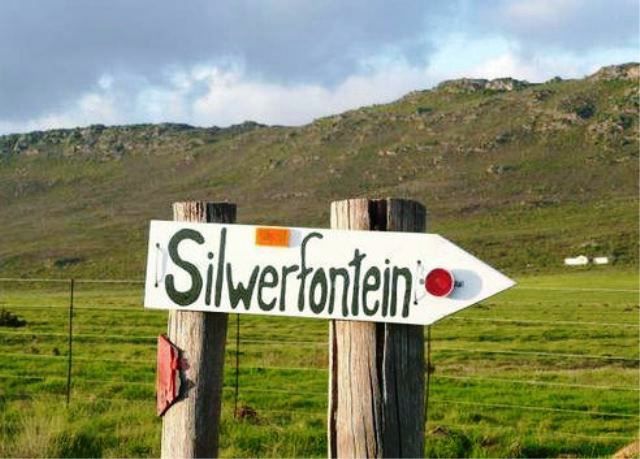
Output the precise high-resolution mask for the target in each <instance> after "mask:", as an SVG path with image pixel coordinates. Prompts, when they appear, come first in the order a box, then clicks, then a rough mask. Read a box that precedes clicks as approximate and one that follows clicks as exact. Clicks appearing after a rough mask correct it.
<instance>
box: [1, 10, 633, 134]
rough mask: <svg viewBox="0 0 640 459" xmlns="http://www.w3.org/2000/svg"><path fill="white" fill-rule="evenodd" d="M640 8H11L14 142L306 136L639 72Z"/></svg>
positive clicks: (6, 104)
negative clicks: (69, 134)
mask: <svg viewBox="0 0 640 459" xmlns="http://www.w3.org/2000/svg"><path fill="white" fill-rule="evenodd" d="M638 17H639V11H638V2H637V0H394V1H390V0H189V1H184V2H183V1H176V0H103V1H100V0H95V1H84V0H2V1H0V42H1V43H2V46H0V133H8V132H25V131H30V130H34V129H48V128H55V127H74V126H78V125H81V126H82V125H88V124H92V123H103V124H126V123H142V122H163V121H171V122H183V123H190V124H194V125H199V126H210V125H219V126H227V125H229V124H234V123H239V122H242V121H245V120H255V121H259V122H262V123H268V124H294V125H298V124H304V123H307V122H309V121H311V120H312V119H314V118H316V117H319V116H323V115H328V114H332V113H338V112H341V111H344V110H346V109H349V108H354V107H358V106H362V105H368V104H372V103H379V102H388V101H391V100H393V99H395V98H398V97H400V96H402V95H403V94H405V93H406V92H409V91H411V90H413V89H426V88H430V87H432V86H433V85H434V84H436V83H438V82H439V81H442V80H443V79H448V78H457V77H462V76H469V77H485V78H494V77H500V76H514V77H516V78H522V79H527V80H529V81H534V82H537V81H544V80H546V79H548V78H551V77H553V76H556V75H560V76H562V77H565V78H571V77H582V76H584V75H586V74H589V73H591V72H593V71H594V70H595V69H597V68H599V67H600V66H603V65H609V64H616V63H622V62H628V61H637V60H640V56H639V54H640V44H639V38H638V36H639V23H638Z"/></svg>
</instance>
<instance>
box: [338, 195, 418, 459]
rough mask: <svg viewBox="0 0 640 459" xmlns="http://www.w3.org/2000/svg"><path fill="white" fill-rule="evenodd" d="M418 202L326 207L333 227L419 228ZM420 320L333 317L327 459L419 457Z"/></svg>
mask: <svg viewBox="0 0 640 459" xmlns="http://www.w3.org/2000/svg"><path fill="white" fill-rule="evenodd" d="M425 226H426V211H425V208H424V206H423V205H421V204H420V203H418V202H415V201H409V200H403V199H380V200H370V199H348V200H344V201H336V202H333V203H332V204H331V228H333V229H350V230H373V231H413V232H424V231H425ZM424 370H425V369H424V330H423V326H421V325H404V324H391V323H376V322H358V321H342V320H332V321H331V322H330V325H329V413H328V423H329V425H328V446H329V456H330V457H340V458H354V457H421V456H422V455H423V454H424V419H425V405H424Z"/></svg>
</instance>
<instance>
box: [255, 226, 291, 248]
mask: <svg viewBox="0 0 640 459" xmlns="http://www.w3.org/2000/svg"><path fill="white" fill-rule="evenodd" d="M289 233H290V231H289V230H288V229H286V228H256V245H267V246H271V247H289Z"/></svg>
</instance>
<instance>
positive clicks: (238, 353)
mask: <svg viewBox="0 0 640 459" xmlns="http://www.w3.org/2000/svg"><path fill="white" fill-rule="evenodd" d="M239 375H240V314H236V382H235V392H234V400H233V417H234V418H237V417H238V391H239V388H240V384H239Z"/></svg>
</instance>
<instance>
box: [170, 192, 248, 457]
mask: <svg viewBox="0 0 640 459" xmlns="http://www.w3.org/2000/svg"><path fill="white" fill-rule="evenodd" d="M173 219H174V220H177V221H186V222H207V223H212V222H215V223H234V222H235V219H236V206H235V204H228V203H209V202H202V201H186V202H176V203H174V204H173ZM167 335H168V337H169V339H170V340H171V342H172V343H174V344H175V345H176V346H177V347H178V348H179V349H180V351H181V358H182V363H181V367H182V370H181V371H182V378H183V381H182V387H183V390H184V392H183V393H182V394H181V400H180V401H178V402H177V403H176V404H175V405H174V406H172V407H171V408H169V410H168V411H167V412H166V413H165V415H164V417H163V420H162V457H163V458H175V457H184V458H191V457H216V456H217V455H218V427H219V424H220V409H221V404H222V383H223V380H222V374H223V366H224V353H225V343H226V338H227V314H225V313H218V312H196V311H173V310H172V311H169V320H168V326H167Z"/></svg>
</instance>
